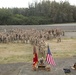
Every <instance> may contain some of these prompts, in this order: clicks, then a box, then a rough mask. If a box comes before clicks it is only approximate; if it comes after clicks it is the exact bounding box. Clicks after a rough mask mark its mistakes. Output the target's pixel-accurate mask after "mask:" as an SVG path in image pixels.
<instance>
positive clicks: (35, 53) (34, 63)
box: [33, 46, 38, 67]
mask: <svg viewBox="0 0 76 75" xmlns="http://www.w3.org/2000/svg"><path fill="white" fill-rule="evenodd" d="M33 55H34V57H33V66H34V67H35V66H36V64H37V62H38V56H37V52H36V47H35V46H34V48H33Z"/></svg>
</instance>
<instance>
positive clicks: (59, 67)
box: [0, 57, 76, 75]
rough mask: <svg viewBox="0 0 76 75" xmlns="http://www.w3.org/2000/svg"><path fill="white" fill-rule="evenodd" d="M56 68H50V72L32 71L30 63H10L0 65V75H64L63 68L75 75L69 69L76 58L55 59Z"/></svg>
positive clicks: (74, 72) (75, 72) (73, 71)
mask: <svg viewBox="0 0 76 75" xmlns="http://www.w3.org/2000/svg"><path fill="white" fill-rule="evenodd" d="M55 62H56V66H55V67H53V66H51V71H50V72H47V71H43V70H41V71H40V70H39V71H32V64H31V63H11V64H0V75H65V73H64V71H63V68H68V69H70V70H71V73H70V74H68V75H75V74H76V71H75V70H72V69H71V66H72V65H73V64H74V63H75V62H76V57H72V58H56V59H55Z"/></svg>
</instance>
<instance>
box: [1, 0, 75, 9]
mask: <svg viewBox="0 0 76 75" xmlns="http://www.w3.org/2000/svg"><path fill="white" fill-rule="evenodd" d="M35 1H36V2H39V1H42V0H0V8H2V7H5V8H6V7H10V8H12V7H18V8H22V7H28V4H29V3H34V2H35ZM50 1H53V0H50ZM55 1H57V2H60V1H69V2H70V4H71V5H76V0H55Z"/></svg>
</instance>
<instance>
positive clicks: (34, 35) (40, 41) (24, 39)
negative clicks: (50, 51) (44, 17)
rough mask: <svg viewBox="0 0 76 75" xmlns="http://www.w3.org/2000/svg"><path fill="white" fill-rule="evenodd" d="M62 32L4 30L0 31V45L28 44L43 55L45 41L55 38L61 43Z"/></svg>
mask: <svg viewBox="0 0 76 75" xmlns="http://www.w3.org/2000/svg"><path fill="white" fill-rule="evenodd" d="M61 35H64V34H63V31H61V30H60V29H18V28H16V29H9V30H6V29H4V30H3V31H0V43H9V42H12V43H19V42H21V43H26V44H28V43H30V44H32V45H34V44H35V45H36V46H37V47H38V49H39V52H40V53H42V54H44V53H45V52H44V51H43V50H45V48H46V43H45V42H46V41H47V40H52V39H53V38H57V42H61Z"/></svg>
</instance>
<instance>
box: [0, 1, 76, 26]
mask: <svg viewBox="0 0 76 75" xmlns="http://www.w3.org/2000/svg"><path fill="white" fill-rule="evenodd" d="M70 22H76V6H75V5H70V3H69V2H68V1H65V2H63V1H60V2H56V1H49V0H43V1H41V2H34V3H31V4H30V5H29V7H28V8H0V25H41V24H53V23H70Z"/></svg>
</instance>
